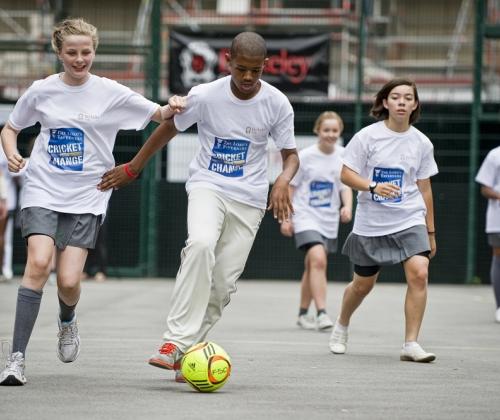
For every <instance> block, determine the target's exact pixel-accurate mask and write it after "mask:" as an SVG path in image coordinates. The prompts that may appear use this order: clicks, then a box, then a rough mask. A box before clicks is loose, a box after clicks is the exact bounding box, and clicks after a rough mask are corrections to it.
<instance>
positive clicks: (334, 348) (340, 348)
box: [329, 320, 348, 354]
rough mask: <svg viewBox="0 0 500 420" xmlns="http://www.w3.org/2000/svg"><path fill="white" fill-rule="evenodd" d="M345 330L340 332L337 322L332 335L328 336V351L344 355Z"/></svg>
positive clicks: (345, 347) (345, 344)
mask: <svg viewBox="0 0 500 420" xmlns="http://www.w3.org/2000/svg"><path fill="white" fill-rule="evenodd" d="M347 338H348V334H347V329H345V330H342V329H340V327H338V320H337V321H336V322H335V326H334V327H333V331H332V335H331V336H330V342H329V345H330V350H331V352H332V353H334V354H344V353H345V352H346V350H347Z"/></svg>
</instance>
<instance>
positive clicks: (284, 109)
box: [270, 98, 297, 150]
mask: <svg viewBox="0 0 500 420" xmlns="http://www.w3.org/2000/svg"><path fill="white" fill-rule="evenodd" d="M293 118H294V114H293V108H292V105H291V104H290V102H288V99H286V98H284V100H283V102H282V104H281V107H280V110H279V113H278V118H277V120H276V123H275V124H274V125H273V127H272V128H271V132H270V134H271V137H272V139H273V141H274V144H275V145H276V147H277V148H278V149H279V150H282V149H296V148H297V144H296V142H295V133H294V128H293Z"/></svg>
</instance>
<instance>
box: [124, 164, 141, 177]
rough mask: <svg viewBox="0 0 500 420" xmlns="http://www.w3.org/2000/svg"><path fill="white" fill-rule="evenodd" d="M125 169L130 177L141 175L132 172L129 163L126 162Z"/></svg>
mask: <svg viewBox="0 0 500 420" xmlns="http://www.w3.org/2000/svg"><path fill="white" fill-rule="evenodd" d="M123 169H124V170H125V173H126V174H127V176H128V177H129V178H132V179H135V178H137V177H138V176H139V174H134V173H133V172H132V170H131V169H130V168H129V166H128V163H126V164H125V166H124V167H123Z"/></svg>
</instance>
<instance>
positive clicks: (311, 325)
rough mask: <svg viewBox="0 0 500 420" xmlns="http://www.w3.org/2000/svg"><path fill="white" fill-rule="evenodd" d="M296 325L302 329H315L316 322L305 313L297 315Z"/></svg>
mask: <svg viewBox="0 0 500 420" xmlns="http://www.w3.org/2000/svg"><path fill="white" fill-rule="evenodd" d="M297 325H298V326H299V327H300V328H303V329H304V330H315V329H316V322H315V321H314V318H313V317H310V316H309V315H307V314H304V315H299V317H298V318H297Z"/></svg>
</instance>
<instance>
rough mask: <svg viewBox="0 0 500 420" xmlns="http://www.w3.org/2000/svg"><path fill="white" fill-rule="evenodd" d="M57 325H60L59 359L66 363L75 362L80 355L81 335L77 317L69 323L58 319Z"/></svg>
mask: <svg viewBox="0 0 500 420" xmlns="http://www.w3.org/2000/svg"><path fill="white" fill-rule="evenodd" d="M57 324H58V325H59V333H58V334H57V336H58V337H59V341H58V343H57V357H59V360H60V361H61V362H64V363H70V362H74V361H75V360H76V358H77V357H78V355H79V354H80V335H79V334H78V325H77V323H76V315H75V316H74V317H73V319H72V320H71V321H68V322H63V321H61V320H60V319H59V317H57Z"/></svg>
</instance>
